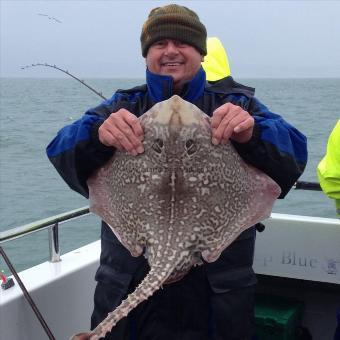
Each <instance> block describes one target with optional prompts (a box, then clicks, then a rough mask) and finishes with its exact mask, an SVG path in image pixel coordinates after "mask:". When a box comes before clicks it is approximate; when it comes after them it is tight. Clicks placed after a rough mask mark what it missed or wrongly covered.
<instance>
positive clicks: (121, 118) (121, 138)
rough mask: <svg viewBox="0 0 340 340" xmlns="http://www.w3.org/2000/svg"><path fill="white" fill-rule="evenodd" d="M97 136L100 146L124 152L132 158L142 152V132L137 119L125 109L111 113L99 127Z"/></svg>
mask: <svg viewBox="0 0 340 340" xmlns="http://www.w3.org/2000/svg"><path fill="white" fill-rule="evenodd" d="M98 136H99V140H100V142H101V143H102V144H104V145H106V146H114V147H115V148H117V149H119V150H126V151H127V152H129V153H130V154H131V155H133V156H136V155H137V154H139V153H142V152H144V147H143V144H142V140H143V137H144V131H143V129H142V127H141V125H140V122H139V120H138V119H137V117H136V116H135V115H134V114H132V113H131V112H129V111H128V110H126V109H120V110H118V111H117V112H114V113H111V115H110V116H109V117H108V118H107V119H106V120H105V121H104V123H103V124H102V125H101V126H100V127H99V130H98Z"/></svg>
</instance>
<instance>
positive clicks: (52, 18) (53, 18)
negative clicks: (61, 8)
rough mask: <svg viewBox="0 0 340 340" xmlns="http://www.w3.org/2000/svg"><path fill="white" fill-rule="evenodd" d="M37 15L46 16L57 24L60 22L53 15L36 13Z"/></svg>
mask: <svg viewBox="0 0 340 340" xmlns="http://www.w3.org/2000/svg"><path fill="white" fill-rule="evenodd" d="M38 15H40V16H43V17H47V18H48V19H49V20H54V21H55V22H58V23H59V24H61V23H62V22H61V21H60V20H59V19H57V18H55V17H50V16H49V15H48V14H43V13H38Z"/></svg>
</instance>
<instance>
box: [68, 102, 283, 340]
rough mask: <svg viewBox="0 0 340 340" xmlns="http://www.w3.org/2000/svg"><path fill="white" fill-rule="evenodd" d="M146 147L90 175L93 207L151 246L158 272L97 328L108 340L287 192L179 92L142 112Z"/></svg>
mask: <svg viewBox="0 0 340 340" xmlns="http://www.w3.org/2000/svg"><path fill="white" fill-rule="evenodd" d="M140 120H141V125H142V127H143V129H144V133H145V136H144V141H143V144H144V150H145V152H144V153H142V154H139V155H138V156H135V157H134V156H131V155H129V154H127V153H126V152H122V151H119V150H116V152H115V154H114V156H113V158H112V159H111V160H110V161H109V162H108V163H107V164H106V165H105V166H104V167H102V168H101V169H99V170H98V171H97V172H96V173H95V174H94V175H93V176H92V177H91V178H90V179H89V180H88V186H89V190H90V209H91V211H92V212H94V213H96V214H97V215H99V216H100V217H101V218H102V219H103V220H104V221H105V222H106V223H107V224H108V225H109V226H110V227H111V229H112V231H113V232H114V233H115V234H116V236H117V237H118V239H119V240H120V241H121V242H122V244H123V245H124V246H125V247H126V248H127V249H128V250H129V251H130V252H131V254H132V255H133V256H140V255H141V254H142V253H143V251H144V250H145V254H147V259H148V262H149V265H150V268H151V269H150V271H149V273H148V274H147V276H146V277H145V278H144V280H143V281H142V282H141V283H140V285H139V286H138V287H137V288H136V290H135V291H134V292H133V293H131V294H130V295H128V297H127V298H126V299H125V300H123V301H122V303H121V304H120V305H119V306H118V307H117V308H116V309H115V310H114V311H113V312H111V313H109V314H108V316H107V318H106V319H105V320H103V321H102V323H100V324H99V325H98V326H97V327H96V328H95V329H94V330H93V331H92V332H90V333H81V334H79V335H77V336H74V337H73V338H72V339H73V340H76V339H77V340H86V339H91V340H95V339H100V338H101V337H104V336H105V334H106V333H107V332H109V331H110V330H111V328H112V327H113V326H115V325H116V324H117V322H118V321H119V320H121V319H122V318H123V317H125V316H126V315H127V314H128V313H129V312H130V311H131V310H132V309H133V308H135V307H136V306H137V305H138V304H140V303H141V302H142V301H144V300H146V299H147V298H148V297H150V296H151V295H152V294H153V293H154V292H155V291H156V290H158V289H159V288H160V287H161V286H162V285H163V284H166V283H170V282H173V281H176V280H179V279H181V278H182V277H183V276H184V275H185V274H186V273H187V272H188V271H189V270H190V268H191V267H192V266H194V265H197V264H200V263H201V257H203V259H204V260H205V261H207V262H213V261H215V260H217V259H218V257H219V256H220V254H221V252H222V251H223V250H224V249H225V248H226V247H227V246H228V245H230V244H231V243H232V242H233V241H234V240H235V239H236V238H237V236H239V235H240V234H241V233H242V232H243V231H244V230H245V229H247V228H249V227H251V226H252V225H254V224H256V223H257V222H259V221H260V220H262V219H264V218H266V217H268V216H269V215H270V212H271V209H272V206H273V203H274V201H275V199H276V198H277V197H278V196H279V194H280V188H279V186H278V185H277V184H276V183H275V182H274V181H273V180H272V179H270V178H269V177H268V176H267V175H265V174H264V173H262V172H260V171H259V170H257V169H255V168H254V167H251V166H249V165H247V164H246V163H245V162H244V161H243V160H242V159H241V157H240V156H239V155H238V153H237V152H236V151H235V149H234V147H233V146H232V144H231V143H228V144H226V145H217V146H215V145H213V144H212V143H211V128H210V120H209V117H208V116H207V115H206V114H205V113H203V112H202V111H201V110H199V109H198V108H197V107H196V106H194V105H193V104H191V103H188V102H186V101H184V100H183V99H181V98H180V97H179V96H173V97H171V98H170V99H169V100H166V101H163V102H160V103H158V104H156V105H155V106H154V107H153V108H152V109H150V110H149V111H148V112H146V113H145V114H144V115H143V116H141V117H140Z"/></svg>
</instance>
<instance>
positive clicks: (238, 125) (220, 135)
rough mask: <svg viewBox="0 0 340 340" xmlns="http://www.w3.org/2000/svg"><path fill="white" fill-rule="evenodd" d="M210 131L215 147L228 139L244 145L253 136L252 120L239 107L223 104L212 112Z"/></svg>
mask: <svg viewBox="0 0 340 340" xmlns="http://www.w3.org/2000/svg"><path fill="white" fill-rule="evenodd" d="M211 130H212V140H211V141H212V143H213V144H215V145H217V144H220V143H221V144H225V143H227V141H228V140H229V139H232V140H234V141H235V142H238V143H246V142H248V141H249V140H250V138H251V136H252V135H253V130H254V118H253V117H252V116H251V115H250V114H249V113H248V112H247V111H244V110H243V109H242V108H241V107H240V106H237V105H234V104H232V103H225V104H223V105H221V106H220V107H218V108H217V109H216V110H215V111H214V112H213V116H212V118H211Z"/></svg>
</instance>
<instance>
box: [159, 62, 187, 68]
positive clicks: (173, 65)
mask: <svg viewBox="0 0 340 340" xmlns="http://www.w3.org/2000/svg"><path fill="white" fill-rule="evenodd" d="M161 65H162V66H165V67H176V66H181V65H183V63H181V62H171V63H162V64H161Z"/></svg>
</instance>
